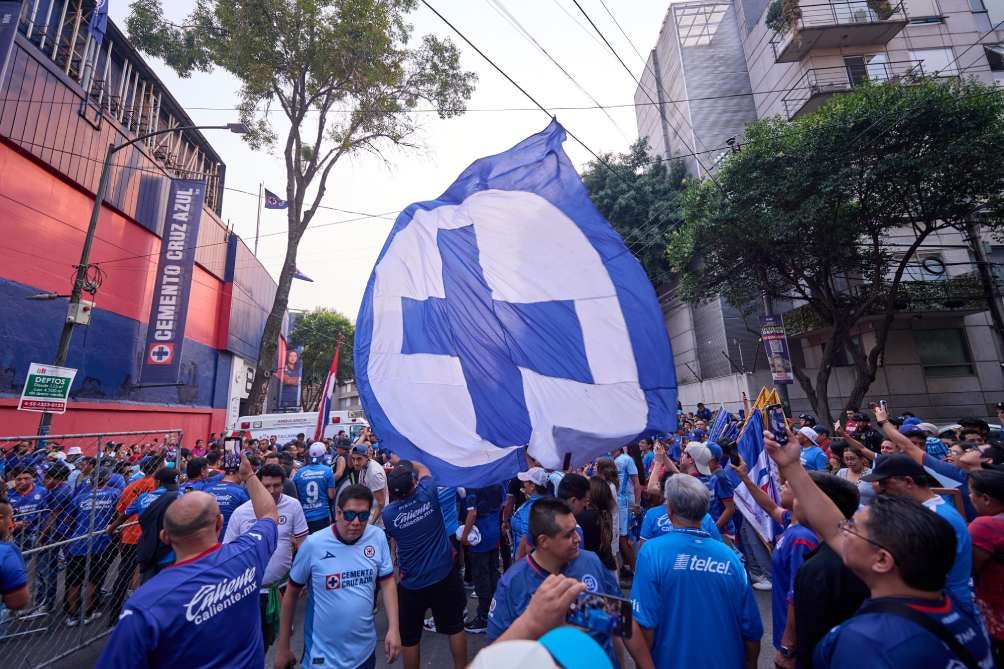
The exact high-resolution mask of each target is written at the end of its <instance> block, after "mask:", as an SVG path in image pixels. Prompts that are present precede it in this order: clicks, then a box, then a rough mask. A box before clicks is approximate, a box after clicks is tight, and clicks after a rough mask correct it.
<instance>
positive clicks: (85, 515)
mask: <svg viewBox="0 0 1004 669" xmlns="http://www.w3.org/2000/svg"><path fill="white" fill-rule="evenodd" d="M118 501H119V490H118V489H116V488H110V487H108V486H105V487H104V488H98V489H97V490H95V491H94V492H83V493H80V494H79V495H77V496H76V497H74V498H73V502H72V503H71V506H70V508H71V510H72V513H73V519H74V529H73V536H74V537H87V535H88V534H89V533H90V532H91V531H92V528H93V531H94V533H95V534H93V535H92V536H90V537H88V538H86V539H81V540H80V541H74V542H72V543H70V544H69V548H68V549H67V552H69V554H70V555H86V554H87V553H88V552H91V553H100V552H102V551H104V550H106V549H107V548H108V547H110V546H111V544H112V538H111V537H110V536H108V533H107V532H105V531H104V530H105V528H106V527H108V525H109V524H110V523H111V522H112V521H113V520H115V516H116V512H115V504H116V503H117V502H118ZM92 509H93V512H92ZM92 515H93V516H94V523H93V525H92V524H91V516H92Z"/></svg>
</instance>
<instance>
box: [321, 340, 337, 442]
mask: <svg viewBox="0 0 1004 669" xmlns="http://www.w3.org/2000/svg"><path fill="white" fill-rule="evenodd" d="M341 351H342V336H341V335H338V341H337V342H335V355H334V356H332V358H331V367H329V368H328V377H327V378H326V379H325V380H324V394H323V395H321V405H320V406H319V407H317V425H316V426H315V427H314V441H320V440H322V439H324V428H325V427H326V426H327V425H328V419H329V418H330V417H331V401H332V395H333V394H334V391H335V386H336V385H338V358H339V354H340V353H341Z"/></svg>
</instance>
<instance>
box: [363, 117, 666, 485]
mask: <svg viewBox="0 0 1004 669" xmlns="http://www.w3.org/2000/svg"><path fill="white" fill-rule="evenodd" d="M564 139H565V131H564V129H563V128H562V127H561V126H560V125H559V124H558V123H557V122H556V121H555V122H552V123H551V125H550V126H548V128H547V129H545V130H544V131H543V132H541V133H538V134H537V135H534V136H532V137H529V138H527V139H526V140H524V141H523V142H521V143H520V144H518V145H517V146H515V147H513V148H512V149H510V150H509V151H506V152H504V153H501V154H499V155H496V156H492V157H489V158H483V159H481V160H478V161H476V162H475V163H474V164H472V165H471V166H470V167H469V168H467V170H466V171H465V172H464V173H463V174H462V175H460V177H459V178H458V179H457V181H456V182H455V183H454V184H453V185H452V186H451V187H450V188H449V189H448V190H447V191H446V192H445V193H444V194H443V195H441V196H440V197H439V199H437V200H433V201H429V202H421V203H417V204H413V205H411V206H409V207H408V208H407V209H406V210H405V211H404V212H403V213H402V214H401V215H400V216H399V217H398V219H397V221H396V223H395V225H394V227H393V229H392V230H391V232H390V236H389V237H388V239H387V242H386V243H385V245H384V248H383V250H382V251H381V253H380V256H379V258H378V259H377V263H376V266H375V267H374V270H373V274H372V276H371V277H370V280H369V283H368V285H367V288H366V292H365V295H364V297H363V302H362V305H361V307H360V310H359V317H358V319H357V328H356V338H355V366H356V380H357V383H358V386H359V394H360V398H361V400H362V403H363V408H364V409H365V411H366V415H367V417H369V418H370V420H371V422H372V423H373V427H374V430H375V431H376V433H377V434H379V435H380V439H381V442H382V443H383V444H384V445H385V446H386V447H387V448H389V449H390V450H392V451H394V452H395V453H398V454H400V455H401V456H402V457H404V458H409V459H418V460H421V461H422V462H423V463H425V464H426V465H427V466H428V467H429V468H430V469H431V470H432V472H433V474H434V475H435V477H436V480H437V481H438V482H439V483H440V484H442V485H463V486H468V487H483V486H486V485H491V484H493V483H497V482H498V481H500V480H504V479H506V478H511V477H512V476H513V475H515V473H516V472H517V471H519V470H520V469H522V468H523V465H524V464H525V463H524V462H523V458H522V452H521V450H520V449H521V447H523V446H528V447H529V453H530V454H531V455H533V456H534V457H535V458H537V460H539V461H540V462H541V464H542V465H543V466H546V467H552V468H557V467H560V466H561V464H562V461H563V459H564V456H565V453H571V454H572V466H577V465H580V464H584V463H585V462H587V461H589V460H591V459H592V458H594V457H595V456H597V455H599V454H601V453H605V452H609V451H610V450H611V449H613V448H615V447H618V446H621V445H623V444H624V443H626V442H628V441H631V440H632V439H633V438H635V437H637V436H638V435H639V434H641V433H646V432H672V431H673V430H675V427H676V413H675V406H676V377H675V373H674V367H673V360H672V354H671V352H670V346H669V339H668V337H667V335H666V329H665V326H664V324H663V320H662V316H661V312H660V310H659V304H658V300H657V299H656V296H655V291H654V290H653V289H652V286H651V284H650V283H649V281H648V279H647V278H646V276H645V273H644V271H643V270H642V268H641V265H640V264H639V263H638V262H637V260H635V258H634V257H633V256H632V255H631V253H630V252H629V251H628V250H627V248H626V247H625V246H624V243H623V242H622V241H621V239H620V238H619V237H618V236H617V234H616V233H615V232H614V231H613V229H612V228H611V227H610V224H609V223H607V221H606V220H604V219H603V217H602V215H601V214H600V213H599V212H598V211H597V210H596V208H595V207H594V206H593V205H592V203H591V202H590V200H589V195H588V194H587V192H586V189H585V187H584V186H583V184H582V181H581V179H580V178H579V176H578V175H577V174H576V172H575V168H574V167H573V166H572V164H571V162H570V161H569V159H568V157H567V156H566V155H565V153H564V151H563V150H562V148H561V144H562V142H563V141H564ZM610 416H616V417H617V420H610Z"/></svg>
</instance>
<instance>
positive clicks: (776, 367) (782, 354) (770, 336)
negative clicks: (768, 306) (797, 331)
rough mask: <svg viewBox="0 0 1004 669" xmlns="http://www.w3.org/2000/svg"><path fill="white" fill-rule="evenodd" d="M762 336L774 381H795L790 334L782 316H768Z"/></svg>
mask: <svg viewBox="0 0 1004 669" xmlns="http://www.w3.org/2000/svg"><path fill="white" fill-rule="evenodd" d="M760 338H761V339H763V345H764V348H766V349H767V364H768V365H769V366H770V375H771V378H773V380H774V383H794V382H795V375H794V374H793V373H792V371H791V354H789V353H788V336H787V335H786V334H785V333H784V321H782V320H781V317H780V316H767V317H766V318H764V321H763V327H762V328H761V329H760Z"/></svg>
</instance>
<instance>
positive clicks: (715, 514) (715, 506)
mask: <svg viewBox="0 0 1004 669" xmlns="http://www.w3.org/2000/svg"><path fill="white" fill-rule="evenodd" d="M698 478H699V479H700V480H701V482H702V483H704V486H705V487H706V488H707V489H708V492H710V493H711V499H710V500H709V502H708V513H709V514H711V517H712V518H714V519H715V523H716V524H717V523H718V519H719V518H721V517H722V514H723V513H725V500H727V499H732V494H733V492H734V491H735V486H734V485H733V484H732V483H731V482H730V481H729V478H728V476H727V475H726V473H725V470H724V469H716V470H715V471H713V472H711V476H698ZM732 515H733V516H735V513H733V514H732ZM721 530H722V532H724V533H725V534H733V535H734V534H735V533H736V528H735V520H734V518H729V521H728V522H727V523H725V524H724V525H723V526H722V528H721Z"/></svg>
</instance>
